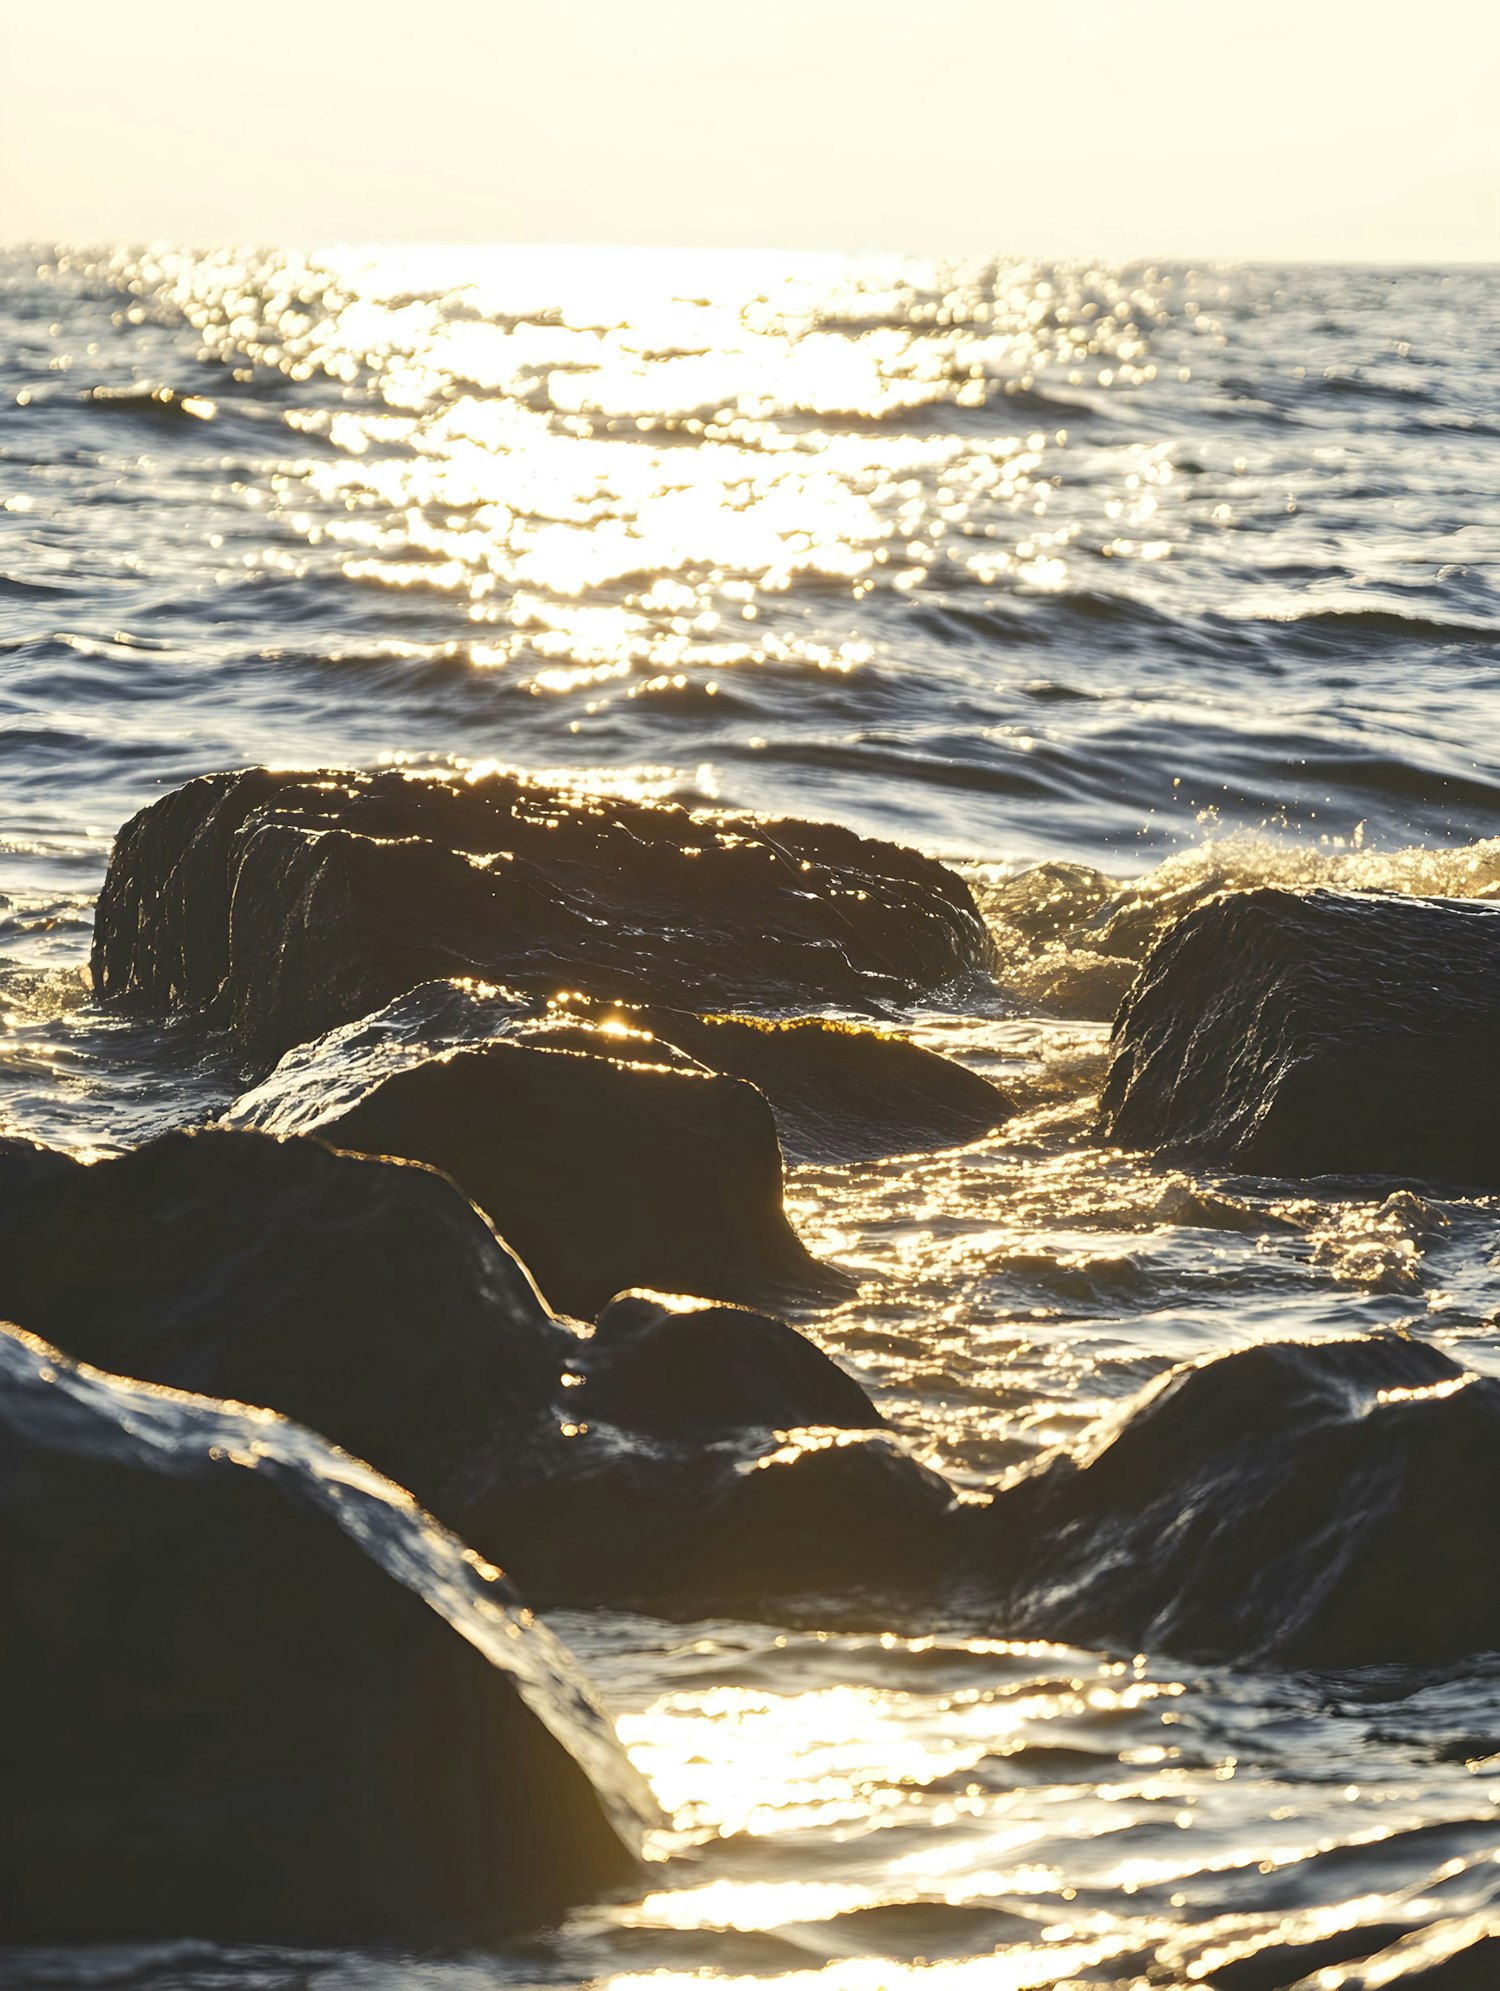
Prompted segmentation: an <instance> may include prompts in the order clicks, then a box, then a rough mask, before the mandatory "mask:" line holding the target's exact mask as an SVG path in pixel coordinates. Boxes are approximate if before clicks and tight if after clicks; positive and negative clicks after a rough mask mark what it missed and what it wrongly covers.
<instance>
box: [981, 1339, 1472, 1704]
mask: <svg viewBox="0 0 1500 1991" xmlns="http://www.w3.org/2000/svg"><path fill="white" fill-rule="evenodd" d="M1497 1512H1500V1381H1496V1380H1494V1379H1492V1378H1489V1377H1481V1376H1478V1375H1475V1374H1473V1373H1472V1372H1470V1371H1468V1370H1465V1369H1461V1368H1460V1367H1459V1366H1458V1365H1457V1364H1456V1363H1454V1362H1452V1361H1450V1360H1449V1358H1448V1357H1447V1356H1446V1355H1444V1354H1442V1353H1440V1352H1439V1351H1438V1350H1437V1349H1436V1348H1434V1347H1432V1346H1430V1345H1428V1344H1426V1343H1421V1342H1414V1341H1408V1340H1405V1339H1402V1338H1399V1337H1397V1336H1395V1335H1391V1336H1386V1337H1380V1338H1355V1339H1350V1340H1347V1341H1333V1342H1325V1343H1321V1344H1316V1345H1301V1344H1293V1343H1281V1344H1275V1345H1272V1346H1267V1347H1258V1348H1247V1349H1244V1350H1241V1351H1239V1352H1238V1353H1236V1354H1233V1355H1226V1356H1221V1357H1219V1358H1218V1359H1217V1360H1214V1361H1209V1362H1205V1363H1203V1364H1201V1365H1200V1366H1197V1367H1193V1368H1187V1369H1179V1370H1176V1371H1174V1372H1173V1373H1172V1374H1171V1375H1170V1376H1168V1377H1166V1378H1165V1379H1164V1380H1163V1381H1162V1382H1160V1383H1158V1384H1155V1385H1153V1386H1151V1387H1150V1388H1149V1389H1148V1390H1147V1391H1146V1392H1145V1393H1144V1394H1143V1395H1142V1396H1141V1397H1139V1398H1137V1399H1136V1400H1135V1401H1134V1402H1133V1403H1131V1404H1129V1405H1127V1406H1125V1408H1124V1409H1123V1410H1122V1411H1121V1412H1120V1413H1119V1414H1118V1416H1116V1417H1115V1418H1113V1419H1111V1420H1108V1421H1107V1422H1106V1423H1105V1424H1104V1425H1103V1426H1102V1427H1101V1428H1100V1430H1099V1431H1098V1432H1096V1433H1095V1434H1094V1435H1093V1436H1091V1437H1090V1436H1086V1437H1085V1439H1084V1441H1083V1442H1082V1443H1081V1444H1080V1445H1079V1446H1078V1448H1077V1449H1076V1450H1075V1451H1073V1452H1068V1453H1060V1454H1056V1455H1054V1456H1053V1457H1052V1458H1050V1459H1049V1460H1048V1461H1046V1462H1045V1463H1044V1464H1042V1465H1041V1466H1040V1467H1039V1468H1038V1469H1036V1470H1035V1471H1033V1472H1032V1473H1031V1474H1029V1475H1026V1476H1024V1477H1022V1478H1020V1479H1019V1480H1017V1481H1016V1482H1014V1483H1013V1484H1012V1485H1010V1486H1009V1487H1008V1488H1007V1489H1006V1490H1004V1491H1002V1492H1001V1493H1000V1494H999V1495H998V1496H997V1497H996V1499H995V1501H994V1502H993V1504H992V1506H991V1507H990V1509H989V1510H988V1512H987V1513H986V1514H983V1515H982V1516H980V1517H978V1519H977V1520H976V1521H975V1528H976V1532H977V1533H978V1534H979V1535H981V1536H982V1537H983V1538H984V1539H985V1540H986V1541H987V1543H988V1554H989V1556H990V1565H989V1571H988V1576H989V1580H991V1581H994V1580H996V1579H997V1578H998V1580H999V1594H1000V1595H1001V1597H1002V1598H1003V1600H1004V1601H1003V1603H1002V1605H1001V1607H1000V1615H1001V1617H1002V1620H1003V1622H1004V1625H1005V1629H1006V1632H1007V1635H1011V1636H1038V1637H1047V1638H1063V1639H1076V1640H1078V1641H1080V1642H1082V1643H1085V1644H1101V1643H1103V1644H1112V1645H1116V1646H1123V1647H1124V1648H1125V1649H1126V1650H1130V1651H1138V1650H1142V1649H1149V1648H1156V1649H1158V1650H1163V1651H1168V1652H1174V1653H1179V1654H1183V1655H1186V1656H1187V1657H1189V1658H1202V1659H1229V1660H1235V1661H1240V1662H1244V1663H1246V1664H1257V1663H1266V1662H1275V1663H1277V1664H1281V1665H1288V1666H1316V1667H1343V1666H1368V1665H1383V1664H1410V1665H1424V1666H1425V1665H1439V1664H1444V1663H1446V1662H1448V1661H1450V1660H1454V1659H1458V1658H1461V1657H1465V1656H1467V1655H1469V1654H1471V1653H1476V1652H1484V1651H1490V1650H1493V1649H1496V1648H1500V1556H1497V1554H1496V1534H1495V1531H1496V1522H1495V1516H1496V1514H1497Z"/></svg>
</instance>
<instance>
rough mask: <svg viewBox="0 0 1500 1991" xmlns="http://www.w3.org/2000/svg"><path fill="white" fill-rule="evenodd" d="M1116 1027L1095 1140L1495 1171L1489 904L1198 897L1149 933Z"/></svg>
mask: <svg viewBox="0 0 1500 1991" xmlns="http://www.w3.org/2000/svg"><path fill="white" fill-rule="evenodd" d="M1113 1043H1114V1062H1113V1064H1112V1066H1111V1069H1110V1074H1109V1080H1108V1083H1107V1084H1106V1086H1105V1089H1104V1093H1103V1097H1102V1100H1101V1112H1102V1124H1103V1127H1104V1130H1105V1133H1106V1135H1107V1137H1108V1138H1109V1139H1110V1140H1113V1141H1118V1142H1121V1143H1123V1144H1126V1145H1129V1146H1132V1147H1170V1148H1181V1149H1187V1150H1196V1151H1199V1152H1201V1153H1204V1154H1207V1155H1211V1156H1214V1157H1216V1158H1218V1159H1220V1160H1222V1161H1225V1162H1228V1163H1230V1164H1231V1165H1233V1166H1235V1167H1237V1168H1241V1169H1247V1170H1255V1171H1257V1172H1260V1173H1264V1174H1277V1175H1322V1174H1397V1175H1404V1176H1416V1177H1422V1178H1426V1179H1429V1180H1436V1181H1442V1182H1456V1183H1471V1184H1474V1185H1477V1186H1479V1187H1481V1188H1487V1189H1500V906H1491V905H1484V904H1478V903H1476V902H1475V901H1473V900H1446V899H1411V898H1398V897H1385V896H1380V895H1376V894H1354V893H1336V892H1308V893H1296V892H1286V891H1280V890H1272V889H1266V890H1262V891H1255V892H1239V893H1233V894H1231V895H1228V896H1226V897H1223V898H1218V899H1212V900H1209V901H1208V902H1207V903H1206V904H1204V905H1201V906H1199V907H1197V908H1196V909H1195V910H1194V911H1192V912H1190V913H1188V914H1186V915H1185V916H1184V918H1182V919H1181V920H1180V921H1179V922H1178V923H1177V925H1175V926H1174V927H1172V928H1171V930H1170V931H1169V932H1168V933H1167V934H1166V935H1165V937H1164V938H1163V939H1162V940H1160V941H1159V942H1158V943H1157V944H1156V946H1155V947H1154V948H1153V949H1152V951H1151V953H1150V954H1149V955H1148V957H1147V959H1146V962H1145V965H1144V966H1143V967H1142V969H1141V972H1140V975H1139V977H1138V979H1137V981H1136V983H1135V986H1134V987H1133V988H1132V990H1131V992H1130V994H1129V995H1128V996H1127V998H1126V1000H1125V1002H1124V1004H1123V1006H1122V1007H1121V1010H1120V1013H1119V1016H1118V1017H1117V1018H1116V1021H1115V1029H1114V1038H1113Z"/></svg>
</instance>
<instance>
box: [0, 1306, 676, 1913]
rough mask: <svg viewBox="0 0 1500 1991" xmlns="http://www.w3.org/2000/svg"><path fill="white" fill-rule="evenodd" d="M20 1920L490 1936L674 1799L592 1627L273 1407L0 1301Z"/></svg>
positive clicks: (621, 1847) (13, 1862)
mask: <svg viewBox="0 0 1500 1991" xmlns="http://www.w3.org/2000/svg"><path fill="white" fill-rule="evenodd" d="M0 1566H3V1572H4V1580H3V1582H0V1701H3V1705H4V1707H5V1710H6V1719H5V1721H4V1724H3V1726H0V1870H3V1873H4V1886H3V1887H0V1942H12V1943H35V1942H41V1943H61V1942H80V1941H82V1942H93V1941H134V1940H149V1939H152V1938H163V1937H172V1938H180V1937H188V1936H201V1937H207V1938H214V1939H218V1940H221V1941H244V1942H254V1943H265V1942H271V1943H297V1944H303V1943H311V1944H324V1943H360V1944H368V1943H385V1942H400V1943H423V1944H426V1943H434V1942H435V1943H442V1944H452V1943H455V1942H457V1943H465V1944H467V1943H479V1942H486V1941H489V1940H491V1939H493V1938H496V1937H498V1936H502V1935H504V1934H506V1933H507V1932H509V1931H514V1930H519V1929H526V1928H533V1927H536V1926H539V1925H541V1924H544V1923H546V1922H548V1921H550V1920H553V1919H555V1918H556V1917H557V1915H558V1914H559V1913H561V1912H562V1911H563V1910H564V1909H566V1908H567V1907H569V1906H570V1905H572V1904H574V1903H577V1902H579V1901H581V1900H584V1899H587V1898H589V1897H590V1896H595V1895H597V1894H598V1893H600V1891H601V1890H604V1889H608V1888H612V1887H615V1886H619V1885H622V1884H625V1883H628V1882H629V1881H630V1880H631V1879H632V1878H633V1876H634V1875H635V1873H636V1871H637V1869H636V1860H635V1854H636V1852H637V1851H638V1849H639V1846H640V1842H641V1835H642V1831H643V1829H644V1828H645V1827H646V1826H647V1825H648V1824H650V1823H653V1822H654V1808H653V1806H652V1804H651V1800H650V1798H649V1795H648V1793H647V1792H646V1789H645V1787H644V1785H643V1784H642V1782H641V1780H640V1778H639V1777H638V1776H637V1774H636V1773H635V1772H634V1771H633V1770H632V1768H631V1766H630V1764H629V1762H628V1760H627V1759H626V1757H625V1755H624V1753H623V1751H622V1750H621V1749H620V1747H619V1744H618V1742H617V1741H616V1739H615V1737H614V1733H613V1730H612V1728H611V1727H610V1724H609V1722H608V1719H607V1717H606V1716H605V1715H604V1713H603V1712H602V1710H601V1709H600V1707H599V1705H598V1703H597V1702H596V1701H595V1700H594V1698H593V1695H592V1693H591V1691H590V1689H589V1686H588V1683H587V1681H586V1680H585V1678H584V1677H583V1675H582V1674H581V1673H580V1671H579V1669H578V1667H577V1666H576V1664H575V1663H574V1662H573V1660H572V1659H571V1656H570V1655H569V1654H568V1653H567V1651H566V1650H565V1648H563V1647H562V1646H561V1645H559V1644H558V1642H557V1641H556V1640H555V1639H553V1638H552V1637H551V1636H550V1635H549V1634H548V1633H547V1632H546V1631H544V1630H543V1629H542V1628H541V1627H540V1626H539V1625H538V1624H537V1623H536V1621H535V1620H534V1619H533V1618H532V1616H531V1614H530V1612H529V1611H527V1610H526V1609H525V1608H524V1607H523V1606H522V1604H521V1602H520V1599H519V1598H518V1596H517V1595H516V1593H515V1591H514V1590H513V1589H512V1588H511V1586H510V1584H509V1583H508V1581H507V1580H506V1579H505V1578H503V1577H502V1576H501V1575H499V1573H498V1572H496V1571H495V1570H493V1569H491V1568H489V1567H488V1566H487V1565H485V1564H484V1563H482V1562H480V1561H478V1560H477V1559H476V1558H475V1557H474V1556H473V1555H472V1554H470V1553H469V1552H467V1551H466V1550H465V1549H464V1547H463V1545H462V1543H461V1542H459V1541H458V1540H456V1539H455V1538H454V1537H453V1536H451V1535H449V1534H447V1533H446V1532H445V1531H443V1530H442V1529H440V1528H438V1527H437V1526H436V1525H435V1524H434V1523H432V1522H431V1521H430V1520H429V1519H428V1518H427V1517H426V1516H425V1515H424V1514H423V1513H422V1512H421V1511H420V1510H419V1509H418V1508H417V1507H416V1506H415V1505H414V1504H413V1503H412V1502H411V1500H410V1499H409V1497H408V1496H407V1495H405V1494H404V1493H402V1492H401V1491H400V1490H399V1489H397V1488H396V1487H394V1486H392V1485H391V1484H389V1483H388V1482H386V1481H383V1480H381V1479H380V1478H379V1477H378V1476H377V1475H376V1474H374V1473H372V1472H371V1471H370V1470H369V1469H368V1468H366V1467H364V1466H362V1465H360V1464H359V1463H358V1462H357V1461H355V1460H353V1459H351V1458H348V1457H346V1456H345V1455H343V1454H341V1453H339V1452H336V1451H334V1450H333V1449H332V1447H330V1446H329V1445H327V1444H326V1443H325V1442H324V1441H323V1440H321V1439H319V1438H317V1437H315V1436H314V1435H312V1434H311V1433H309V1432H306V1431H304V1430H302V1429H300V1428H299V1427H298V1426H296V1425H293V1424H290V1423H288V1422H287V1421H286V1420H285V1419H283V1418H281V1417H277V1416H275V1415H273V1414H271V1413H270V1412H267V1411H247V1410H244V1409H242V1408H240V1407H239V1406H236V1405H232V1404H225V1403H219V1402H213V1401H209V1400H206V1399H204V1398H201V1397H192V1396H186V1395H180V1394H177V1393H175V1392H169V1391H162V1390H158V1389H153V1388H149V1387H146V1386H143V1385H141V1384H139V1383H132V1382H126V1381H123V1380H121V1379H120V1378H118V1377H113V1376H108V1375H104V1374H101V1373H98V1372H95V1371H91V1370H79V1369H76V1368H74V1367H73V1365H72V1364H71V1363H69V1362H68V1361H67V1360H66V1359H65V1358H64V1357H63V1356H61V1355H59V1354H58V1353H57V1352H56V1351H55V1350H53V1349H50V1348H48V1347H47V1346H46V1345H45V1344H44V1343H42V1342H40V1341H37V1340H36V1339H34V1338H33V1337H31V1336H28V1335H23V1334H20V1333H18V1332H16V1331H14V1330H11V1329H0Z"/></svg>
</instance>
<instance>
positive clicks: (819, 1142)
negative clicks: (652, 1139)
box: [626, 1004, 1015, 1162]
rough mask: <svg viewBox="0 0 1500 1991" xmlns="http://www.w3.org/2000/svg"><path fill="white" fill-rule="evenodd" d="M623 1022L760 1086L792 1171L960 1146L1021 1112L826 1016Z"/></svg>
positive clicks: (956, 1069) (942, 1066)
mask: <svg viewBox="0 0 1500 1991" xmlns="http://www.w3.org/2000/svg"><path fill="white" fill-rule="evenodd" d="M626 1020H627V1021H638V1022H639V1023H640V1024H641V1025H643V1026H644V1027H645V1028H647V1029H649V1030H650V1031H651V1032H652V1033H653V1034H654V1036H655V1037H656V1038H657V1039H658V1040H659V1041H664V1042H666V1043H669V1044H672V1045H673V1046H675V1048H676V1049H677V1050H679V1051H683V1052H686V1053H687V1054H688V1055H689V1056H690V1057H694V1058H697V1059H698V1060H699V1061H700V1062H701V1063H702V1064H704V1065H707V1066H708V1067H709V1068H710V1069H711V1070H713V1071H718V1072H727V1073H731V1074H732V1075H733V1076H734V1077H736V1078H743V1079H749V1080H750V1081H751V1083H752V1084H754V1085H757V1086H759V1088H760V1090H761V1091H762V1092H763V1093H764V1094H765V1095H766V1098H767V1099H768V1100H769V1101H770V1103H771V1111H772V1112H773V1114H774V1115H775V1117H776V1127H777V1131H778V1132H779V1134H780V1136H781V1145H782V1148H783V1151H784V1152H785V1154H786V1157H787V1160H788V1161H791V1162H851V1161H873V1160H878V1159H880V1158H881V1157H883V1156H886V1155H897V1154H906V1153H911V1152H914V1151H915V1150H917V1149H921V1148H939V1147H954V1146H957V1145H958V1144H959V1143H961V1142H964V1141H974V1140H978V1139H979V1138H980V1137H981V1136H982V1135H984V1134H988V1133H990V1132H992V1131H993V1130H994V1129H995V1128H997V1127H999V1126H1002V1125H1003V1124H1004V1122H1005V1121H1006V1120H1008V1119H1009V1118H1010V1116H1011V1114H1012V1113H1013V1112H1014V1110H1015V1102H1014V1101H1013V1100H1012V1099H1011V1097H1010V1095H1009V1094H1008V1093H1007V1092H1005V1091H1003V1090H1002V1089H1001V1087H999V1086H997V1085H994V1084H992V1083H991V1082H990V1080H988V1079H986V1078H983V1077H981V1076H980V1074H979V1073H978V1072H975V1071H971V1070H970V1069H969V1068H968V1067H967V1066H965V1065H960V1064H956V1063H955V1062H954V1061H953V1060H952V1059H951V1058H944V1057H940V1056H939V1055H938V1054H937V1053H936V1052H935V1051H927V1050H924V1049H923V1048H922V1047H921V1046H920V1045H919V1044H913V1043H911V1042H910V1041H909V1040H908V1039H907V1038H904V1037H899V1036H896V1035H895V1034H893V1033H891V1032H887V1031H880V1030H868V1029H862V1028H859V1027H858V1026H856V1025H852V1024H849V1023H843V1022H838V1021H835V1020H833V1019H832V1018H829V1017H822V1016H801V1017H790V1018H775V1019H769V1018H760V1017H748V1016H736V1015H725V1016H695V1015H691V1014H688V1013H686V1012H684V1011H681V1010H667V1009H664V1008H662V1007H661V1006H660V1005H655V1004H654V1005H651V1006H650V1007H647V1008H643V1009H641V1010H640V1011H638V1012H637V1013H636V1014H635V1016H634V1017H630V1016H627V1019H626Z"/></svg>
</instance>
